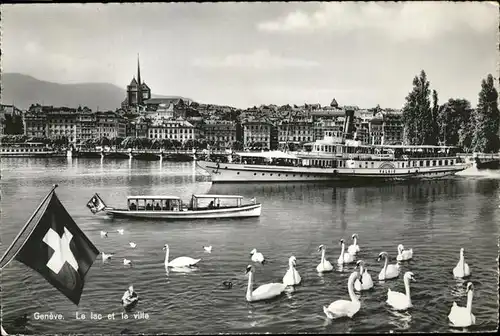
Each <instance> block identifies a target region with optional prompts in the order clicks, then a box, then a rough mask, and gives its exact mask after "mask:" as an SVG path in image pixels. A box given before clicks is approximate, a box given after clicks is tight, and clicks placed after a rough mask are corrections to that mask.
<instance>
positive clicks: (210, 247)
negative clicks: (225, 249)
mask: <svg viewBox="0 0 500 336" xmlns="http://www.w3.org/2000/svg"><path fill="white" fill-rule="evenodd" d="M203 249H204V250H205V252H208V253H212V245H210V246H203Z"/></svg>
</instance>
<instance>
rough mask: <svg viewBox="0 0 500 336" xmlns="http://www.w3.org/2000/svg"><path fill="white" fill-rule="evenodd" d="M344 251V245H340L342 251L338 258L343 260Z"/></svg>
mask: <svg viewBox="0 0 500 336" xmlns="http://www.w3.org/2000/svg"><path fill="white" fill-rule="evenodd" d="M344 249H345V246H344V243H342V250H341V251H340V258H342V259H344Z"/></svg>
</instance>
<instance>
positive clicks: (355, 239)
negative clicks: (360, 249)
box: [353, 237, 358, 246]
mask: <svg viewBox="0 0 500 336" xmlns="http://www.w3.org/2000/svg"><path fill="white" fill-rule="evenodd" d="M353 245H354V246H356V245H358V238H357V237H354V244H353Z"/></svg>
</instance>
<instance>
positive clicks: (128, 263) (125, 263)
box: [123, 258, 132, 266]
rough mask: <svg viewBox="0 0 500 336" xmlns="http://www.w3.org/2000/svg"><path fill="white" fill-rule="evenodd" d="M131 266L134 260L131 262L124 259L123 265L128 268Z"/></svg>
mask: <svg viewBox="0 0 500 336" xmlns="http://www.w3.org/2000/svg"><path fill="white" fill-rule="evenodd" d="M131 264H132V260H129V259H126V258H124V259H123V265H125V266H127V265H131Z"/></svg>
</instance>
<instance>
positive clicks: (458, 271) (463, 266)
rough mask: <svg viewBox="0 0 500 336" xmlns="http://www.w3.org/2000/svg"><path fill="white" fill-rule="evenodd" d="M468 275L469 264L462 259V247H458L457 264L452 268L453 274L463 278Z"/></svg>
mask: <svg viewBox="0 0 500 336" xmlns="http://www.w3.org/2000/svg"><path fill="white" fill-rule="evenodd" d="M469 275H470V269H469V265H467V263H466V262H465V260H464V249H463V247H462V248H461V249H460V259H459V260H458V264H457V266H455V268H454V269H453V276H455V277H457V278H463V277H466V276H469Z"/></svg>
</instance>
